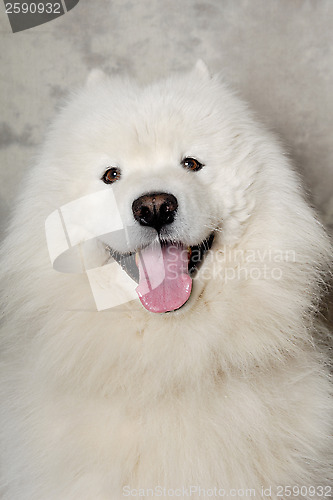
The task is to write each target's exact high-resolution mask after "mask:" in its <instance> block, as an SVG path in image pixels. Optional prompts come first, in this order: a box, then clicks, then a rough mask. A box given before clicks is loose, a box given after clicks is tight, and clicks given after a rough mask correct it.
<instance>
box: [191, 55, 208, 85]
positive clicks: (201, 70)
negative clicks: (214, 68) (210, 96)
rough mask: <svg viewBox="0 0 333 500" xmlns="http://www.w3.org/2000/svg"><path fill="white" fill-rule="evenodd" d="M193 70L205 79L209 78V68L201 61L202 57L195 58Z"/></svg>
mask: <svg viewBox="0 0 333 500" xmlns="http://www.w3.org/2000/svg"><path fill="white" fill-rule="evenodd" d="M194 71H195V72H196V73H197V74H198V75H200V76H201V77H202V78H204V79H205V80H210V79H211V74H210V72H209V69H208V68H207V66H206V64H205V63H204V62H203V60H202V59H198V60H197V62H196V64H195V67H194Z"/></svg>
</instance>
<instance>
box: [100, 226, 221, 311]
mask: <svg viewBox="0 0 333 500" xmlns="http://www.w3.org/2000/svg"><path fill="white" fill-rule="evenodd" d="M213 241H214V233H211V234H210V235H209V236H208V237H207V238H206V239H205V240H203V241H202V242H201V243H199V244H198V245H194V246H185V245H184V244H182V243H179V242H173V241H165V240H158V241H155V242H154V243H152V244H151V245H149V246H148V247H145V248H142V249H140V250H138V251H137V252H133V253H127V254H122V253H119V252H116V251H114V250H112V249H110V250H109V251H110V255H111V256H112V257H113V258H114V259H115V260H116V261H117V262H118V264H120V266H121V267H122V268H123V269H124V271H126V273H127V274H128V275H129V276H130V277H131V278H132V279H133V280H134V281H136V282H137V283H138V286H137V288H136V292H137V294H138V296H139V299H140V301H141V303H142V305H143V306H144V307H145V308H146V309H147V310H148V311H150V312H155V313H164V312H170V311H175V310H177V309H179V308H180V307H182V306H183V305H184V304H185V303H186V302H187V301H188V299H189V297H190V295H191V290H192V279H193V278H194V277H195V274H196V272H197V271H198V269H199V267H200V265H201V264H202V262H203V260H204V258H205V255H206V254H207V252H208V251H209V250H210V249H211V247H212V244H213Z"/></svg>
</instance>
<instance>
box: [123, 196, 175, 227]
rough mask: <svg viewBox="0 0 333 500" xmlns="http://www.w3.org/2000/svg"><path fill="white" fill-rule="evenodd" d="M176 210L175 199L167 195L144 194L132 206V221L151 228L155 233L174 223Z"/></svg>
mask: <svg viewBox="0 0 333 500" xmlns="http://www.w3.org/2000/svg"><path fill="white" fill-rule="evenodd" d="M177 208H178V202H177V198H175V196H173V195H172V194H168V193H151V194H145V195H143V196H140V198H137V199H136V200H135V201H134V202H133V205H132V211H133V215H134V219H135V220H137V221H138V222H139V223H140V224H141V225H142V226H150V227H153V228H154V229H156V231H160V230H161V228H162V227H163V226H165V225H166V224H171V222H173V221H174V219H175V215H176V212H177Z"/></svg>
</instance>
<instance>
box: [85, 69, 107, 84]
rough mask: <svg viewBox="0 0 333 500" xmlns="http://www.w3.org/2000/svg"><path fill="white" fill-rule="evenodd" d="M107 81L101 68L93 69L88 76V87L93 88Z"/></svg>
mask: <svg viewBox="0 0 333 500" xmlns="http://www.w3.org/2000/svg"><path fill="white" fill-rule="evenodd" d="M105 79H106V74H105V73H104V71H102V70H101V69H99V68H95V69H92V70H91V71H90V73H89V75H88V78H87V81H86V86H87V87H91V86H93V85H95V84H96V83H100V82H102V81H103V80H105Z"/></svg>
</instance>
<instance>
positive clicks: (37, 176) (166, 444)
mask: <svg viewBox="0 0 333 500" xmlns="http://www.w3.org/2000/svg"><path fill="white" fill-rule="evenodd" d="M17 181H18V182H19V183H20V184H21V185H22V188H23V189H22V195H21V197H20V199H19V200H18V202H17V204H16V206H15V210H14V216H13V219H12V222H11V224H10V226H9V229H8V236H7V238H6V239H5V241H4V244H3V247H2V256H1V273H2V276H1V283H2V290H3V291H2V308H3V313H2V316H3V327H2V330H1V343H2V360H3V361H2V374H1V391H2V393H1V398H2V410H1V425H0V428H1V436H2V441H1V453H2V471H3V479H2V483H1V499H2V500H28V499H29V500H120V499H121V498H126V497H130V498H133V497H141V498H161V497H162V498H174V497H181V498H192V499H201V498H203V497H209V496H210V497H216V498H218V497H226V498H228V497H232V498H244V497H248V496H252V497H253V496H255V497H257V498H266V499H267V498H271V499H279V498H288V497H292V498H298V499H310V498H315V499H319V498H320V499H324V498H327V497H328V496H329V495H330V493H331V484H332V483H331V479H332V473H331V465H332V461H331V458H332V450H333V442H332V437H331V436H332V399H331V398H330V383H329V371H328V356H327V353H328V349H327V347H325V345H326V340H325V339H327V333H326V332H325V327H324V326H323V325H322V324H321V321H320V313H319V308H320V300H321V297H322V292H323V291H325V288H327V286H326V285H327V281H328V280H327V277H328V275H329V272H330V271H329V269H330V258H331V248H330V244H329V241H328V238H327V236H326V235H325V231H324V230H323V228H322V226H321V225H320V223H319V222H318V220H316V218H315V215H314V213H313V211H312V209H311V208H310V207H309V206H308V204H307V203H306V201H305V199H304V196H303V193H302V189H301V187H300V181H299V178H298V176H297V175H296V173H295V172H294V171H293V169H292V168H291V166H290V162H289V160H288V158H287V156H286V155H285V154H284V153H283V151H282V149H281V147H280V145H279V143H278V142H277V141H276V140H275V139H274V138H272V137H271V135H270V133H268V132H266V131H265V130H264V128H263V127H262V126H261V125H259V124H258V123H256V121H255V120H254V119H253V116H252V113H251V112H250V111H249V110H248V108H247V106H246V105H245V104H244V103H243V102H242V101H240V100H239V99H238V98H237V97H236V96H235V95H234V94H233V92H231V91H230V90H229V89H228V87H226V86H225V85H224V84H223V83H222V82H221V81H220V79H219V78H218V77H211V76H210V75H209V73H208V71H207V69H206V67H205V65H204V64H203V63H202V62H198V63H197V65H196V67H195V68H194V69H193V70H192V71H191V72H189V73H188V74H185V75H184V74H182V75H175V76H172V77H170V78H168V79H166V80H165V81H161V82H157V83H154V84H152V85H149V86H147V87H144V88H143V87H141V86H139V85H137V84H136V83H134V82H131V81H127V80H124V79H120V78H119V79H117V78H115V79H110V78H108V77H107V76H105V75H103V74H102V73H100V72H99V71H94V72H93V73H92V75H91V76H90V78H89V79H88V82H87V83H86V85H85V86H84V88H82V89H81V90H80V91H79V92H78V93H77V94H75V95H73V96H72V97H71V98H70V100H69V102H68V103H67V104H66V106H64V108H63V109H62V111H61V112H60V114H59V116H58V118H57V119H56V121H55V122H54V123H53V125H52V127H51V128H50V130H49V133H48V136H47V140H46V144H45V146H44V148H43V150H42V152H41V154H40V157H39V159H38V164H37V165H36V167H35V168H34V169H32V171H31V172H29V173H28V174H26V173H24V175H23V176H21V175H18V177H17ZM45 228H46V237H45ZM81 267H82V269H81ZM59 271H62V272H59Z"/></svg>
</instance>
